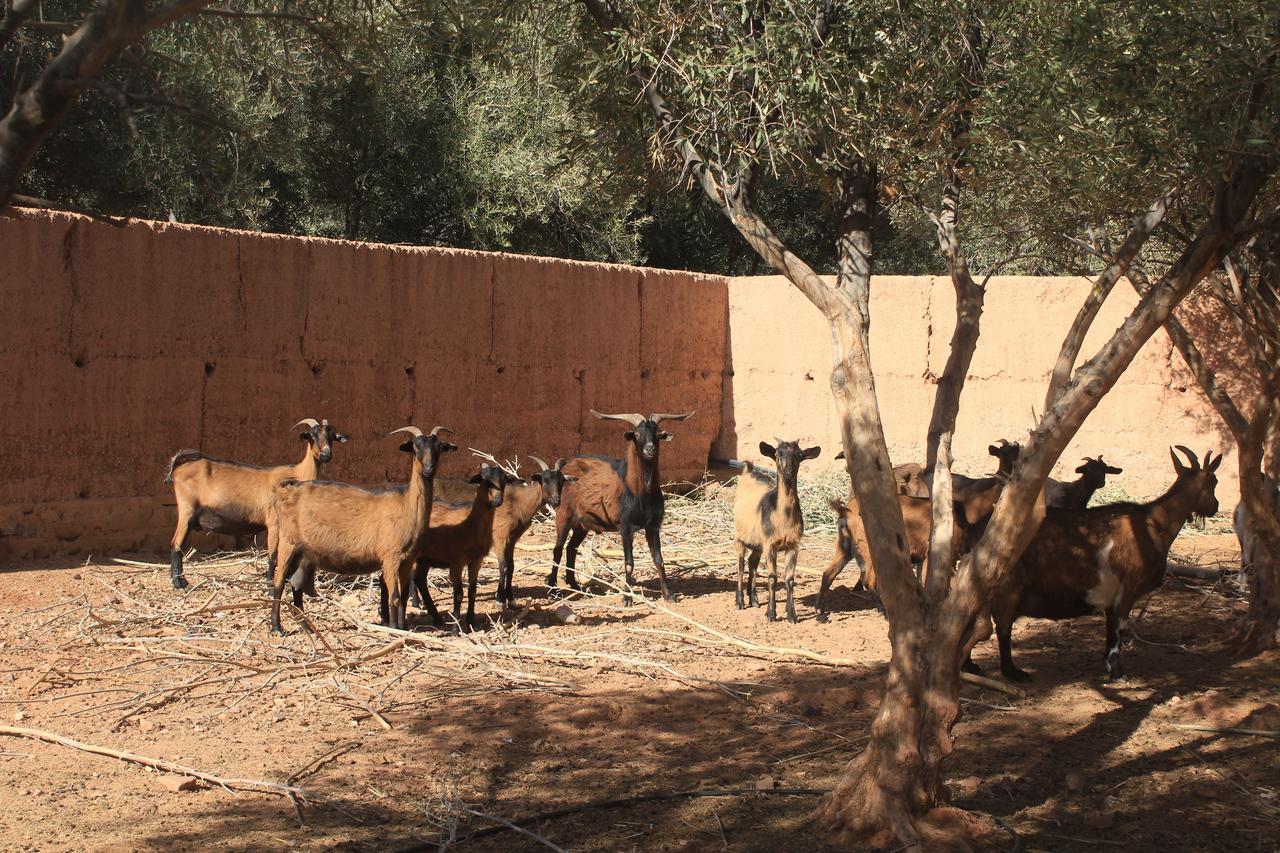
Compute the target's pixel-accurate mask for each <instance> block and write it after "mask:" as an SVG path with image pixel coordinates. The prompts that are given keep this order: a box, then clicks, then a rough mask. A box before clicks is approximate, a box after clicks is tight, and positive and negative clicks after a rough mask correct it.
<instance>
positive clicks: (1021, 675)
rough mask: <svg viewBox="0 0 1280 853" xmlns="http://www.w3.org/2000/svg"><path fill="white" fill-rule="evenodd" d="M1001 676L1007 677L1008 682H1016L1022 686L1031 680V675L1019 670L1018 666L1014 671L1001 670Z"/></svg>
mask: <svg viewBox="0 0 1280 853" xmlns="http://www.w3.org/2000/svg"><path fill="white" fill-rule="evenodd" d="M1000 674H1001V675H1003V676H1004V677H1005V680H1006V681H1015V682H1018V683H1020V684H1025V683H1026V682H1028V681H1030V680H1031V675H1030V673H1028V672H1026V671H1025V670H1021V669H1018V668H1017V667H1016V666H1015V667H1014V668H1013V669H1010V670H1007V671H1005V670H1001V672H1000Z"/></svg>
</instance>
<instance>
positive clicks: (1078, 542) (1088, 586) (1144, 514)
mask: <svg viewBox="0 0 1280 853" xmlns="http://www.w3.org/2000/svg"><path fill="white" fill-rule="evenodd" d="M1177 449H1178V450H1179V451H1181V452H1182V453H1183V454H1185V455H1186V457H1187V459H1188V460H1189V461H1190V465H1184V464H1183V463H1182V462H1181V460H1179V459H1178V456H1177V454H1176V453H1175V452H1174V451H1173V449H1172V448H1170V450H1169V455H1170V456H1171V457H1172V458H1173V468H1174V471H1175V473H1176V474H1177V479H1175V480H1174V482H1173V485H1171V486H1170V487H1169V489H1168V491H1166V492H1165V493H1164V494H1163V495H1161V496H1160V497H1159V498H1156V499H1155V500H1154V501H1150V502H1148V503H1145V504H1137V503H1117V504H1110V505H1108V506H1102V507H1095V508H1093V509H1058V508H1049V509H1048V510H1046V514H1045V519H1044V522H1043V523H1042V524H1041V525H1040V528H1039V530H1038V531H1037V533H1036V535H1035V537H1034V538H1033V539H1032V540H1031V543H1030V544H1029V545H1028V546H1027V549H1026V551H1024V552H1023V554H1022V556H1021V558H1019V560H1018V562H1017V563H1016V564H1015V565H1014V567H1013V569H1012V570H1011V572H1010V573H1009V575H1008V577H1007V579H1006V581H1005V582H1004V583H1003V584H1001V586H1000V587H999V588H997V589H993V590H990V592H989V602H988V604H989V609H990V612H991V616H992V618H993V619H994V621H995V626H996V637H997V639H998V641H999V643H1000V671H1001V672H1002V673H1003V674H1004V676H1005V677H1006V678H1008V679H1010V680H1014V681H1025V680H1027V679H1028V678H1029V677H1030V676H1028V675H1027V673H1025V672H1023V671H1022V670H1020V669H1018V668H1017V667H1016V666H1014V664H1013V653H1012V647H1011V643H1010V636H1011V633H1012V630H1013V623H1014V622H1015V621H1016V620H1017V619H1019V618H1021V617H1023V616H1031V617H1034V618H1039V619H1075V618H1078V617H1080V616H1087V615H1089V614H1092V613H1101V614H1104V615H1105V616H1106V623H1107V637H1106V647H1105V649H1104V651H1103V658H1104V660H1105V662H1106V667H1107V674H1108V675H1109V676H1110V677H1112V678H1119V677H1123V673H1122V672H1121V668H1120V631H1121V627H1122V624H1123V623H1124V622H1125V621H1127V619H1128V617H1129V611H1130V609H1131V608H1132V607H1133V603H1134V602H1135V601H1136V600H1137V599H1138V598H1140V597H1141V596H1143V595H1146V594H1147V593H1149V592H1153V591H1154V590H1155V589H1156V588H1157V587H1159V586H1160V584H1161V583H1162V582H1163V581H1164V573H1165V568H1166V566H1167V564H1168V559H1169V548H1170V547H1171V546H1172V545H1173V540H1174V538H1176V537H1177V535H1178V532H1179V531H1180V530H1181V529H1182V526H1183V525H1184V524H1185V523H1186V522H1187V519H1189V518H1190V517H1191V515H1192V514H1193V513H1195V514H1199V515H1204V516H1210V515H1213V514H1214V513H1216V512H1217V511H1218V500H1217V498H1216V497H1215V496H1214V489H1215V488H1216V487H1217V483H1218V478H1217V477H1216V476H1215V473H1214V472H1216V471H1217V470H1218V466H1219V465H1221V464H1222V456H1221V455H1218V456H1217V457H1216V458H1214V457H1213V453H1212V452H1209V453H1206V454H1205V457H1204V464H1203V466H1202V465H1201V463H1200V461H1199V460H1197V459H1196V456H1195V454H1194V453H1192V452H1191V451H1190V450H1188V449H1187V448H1185V447H1183V446H1181V445H1179V446H1178V448H1177Z"/></svg>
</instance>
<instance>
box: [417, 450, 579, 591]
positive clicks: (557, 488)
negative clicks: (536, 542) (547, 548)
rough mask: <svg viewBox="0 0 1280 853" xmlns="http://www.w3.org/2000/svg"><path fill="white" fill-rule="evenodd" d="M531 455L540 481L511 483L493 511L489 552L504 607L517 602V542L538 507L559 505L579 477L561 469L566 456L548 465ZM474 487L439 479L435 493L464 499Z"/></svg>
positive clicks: (462, 482)
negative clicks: (514, 582) (496, 572)
mask: <svg viewBox="0 0 1280 853" xmlns="http://www.w3.org/2000/svg"><path fill="white" fill-rule="evenodd" d="M529 458H530V459H532V460H533V461H534V462H537V463H538V467H539V468H540V469H541V470H540V471H539V472H538V473H537V474H534V475H532V476H531V477H530V478H529V479H530V481H534V480H536V481H537V482H530V483H528V484H527V485H520V484H518V483H513V484H510V485H508V486H507V493H506V496H505V497H504V498H503V500H502V506H501V507H499V508H498V511H497V512H495V513H494V514H493V545H492V546H491V548H490V553H491V554H493V556H495V557H496V558H497V559H498V603H499V604H500V605H502V606H503V608H510V607H514V606H515V603H516V598H515V591H514V587H513V586H512V580H513V575H514V574H515V552H516V543H517V542H519V541H520V537H521V536H523V535H524V534H525V532H526V531H527V530H528V529H529V527H530V525H532V524H533V517H534V516H535V515H537V514H538V510H540V509H542V507H543V506H549V507H551V508H552V509H553V510H554V509H556V508H557V507H559V506H560V496H561V494H563V491H564V487H565V485H566V484H567V483H573V482H576V481H577V479H578V478H577V477H571V476H569V475H567V474H565V473H564V471H563V470H561V469H563V468H564V465H565V462H566V461H567V460H565V459H557V460H556V464H555V465H553V466H548V465H547V463H545V462H543V461H542V460H541V459H539V458H538V457H536V456H530V457H529ZM474 491H475V488H474V487H473V486H472V485H471V484H470V483H468V482H467V481H466V480H452V479H451V480H445V479H438V480H437V481H436V493H437V494H438V495H439V497H441V498H443V499H445V500H447V501H450V502H455V503H456V502H458V501H464V500H466V499H467V498H468V497H469V496H470V495H471V494H472V493H473V492H474Z"/></svg>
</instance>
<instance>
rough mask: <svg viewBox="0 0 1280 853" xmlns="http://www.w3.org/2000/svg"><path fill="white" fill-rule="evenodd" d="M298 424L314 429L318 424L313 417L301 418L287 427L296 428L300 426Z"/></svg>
mask: <svg viewBox="0 0 1280 853" xmlns="http://www.w3.org/2000/svg"><path fill="white" fill-rule="evenodd" d="M300 426H304V427H306V428H307V429H314V428H316V427H318V426H320V424H319V423H317V422H316V419H315V418H303V419H302V420H300V421H298V422H297V423H296V424H294V425H293V426H291V427H289V429H297V428H298V427H300Z"/></svg>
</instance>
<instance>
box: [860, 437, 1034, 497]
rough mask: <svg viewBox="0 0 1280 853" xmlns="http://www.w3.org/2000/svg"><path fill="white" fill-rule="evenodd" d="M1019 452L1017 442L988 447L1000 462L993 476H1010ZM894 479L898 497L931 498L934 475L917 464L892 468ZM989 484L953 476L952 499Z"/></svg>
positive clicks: (988, 480) (986, 479) (982, 479)
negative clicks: (899, 495) (900, 495)
mask: <svg viewBox="0 0 1280 853" xmlns="http://www.w3.org/2000/svg"><path fill="white" fill-rule="evenodd" d="M1021 451H1022V446H1021V445H1019V444H1018V443H1017V442H1011V441H1006V440H1005V439H1003V438H1002V439H1000V442H999V443H998V444H991V445H988V446H987V453H989V454H991V455H992V456H994V457H996V459H998V460H1000V464H999V467H998V468H997V469H996V474H995V476H996V477H999V476H1001V475H1003V476H1005V477H1008V476H1009V474H1011V473H1012V472H1013V463H1014V462H1016V461H1017V460H1018V454H1019V453H1020V452H1021ZM836 458H837V459H843V458H844V453H843V452H841V453H840V455H838V456H837V457H836ZM893 478H894V480H895V481H896V482H897V484H898V494H902V495H910V496H911V497H914V498H927V497H929V496H930V495H931V494H932V489H933V472H932V471H926V470H925V467H924V466H923V465H920V464H919V463H916V462H907V463H905V464H903V465H895V466H894V468H893ZM992 482H994V478H993V477H980V478H974V477H966V476H965V475H964V474H956V473H954V472H952V474H951V496H952V497H953V498H955V499H956V500H964V499H965V498H967V497H968V496H969V495H971V494H975V493H978V492H984V491H986V490H987V489H989V488H990V487H991V484H992Z"/></svg>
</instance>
